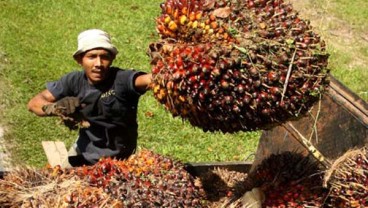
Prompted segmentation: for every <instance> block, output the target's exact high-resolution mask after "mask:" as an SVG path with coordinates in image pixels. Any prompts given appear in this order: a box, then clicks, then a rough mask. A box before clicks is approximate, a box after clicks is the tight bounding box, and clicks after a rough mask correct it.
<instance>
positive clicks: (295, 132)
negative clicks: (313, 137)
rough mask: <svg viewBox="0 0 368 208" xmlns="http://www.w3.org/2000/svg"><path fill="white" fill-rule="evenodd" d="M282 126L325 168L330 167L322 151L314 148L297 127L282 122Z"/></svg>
mask: <svg viewBox="0 0 368 208" xmlns="http://www.w3.org/2000/svg"><path fill="white" fill-rule="evenodd" d="M282 127H284V129H285V130H286V131H287V132H289V133H290V134H291V135H292V136H293V137H294V138H295V139H296V140H297V141H298V142H299V143H300V144H301V145H303V146H304V147H305V148H306V149H307V150H308V152H309V153H311V154H312V156H313V157H314V158H315V159H316V160H317V161H318V162H320V163H321V164H322V165H323V166H324V167H325V168H327V169H328V168H330V167H331V162H330V161H328V160H327V159H326V158H325V157H324V156H323V155H322V153H321V152H320V151H319V150H318V149H317V148H316V147H314V145H313V144H312V143H311V142H310V141H309V140H308V139H307V138H305V137H304V136H303V135H302V134H301V133H300V131H298V129H296V128H295V127H294V125H293V124H291V123H284V124H282Z"/></svg>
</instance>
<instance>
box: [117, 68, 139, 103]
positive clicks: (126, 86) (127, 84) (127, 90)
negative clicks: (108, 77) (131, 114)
mask: <svg viewBox="0 0 368 208" xmlns="http://www.w3.org/2000/svg"><path fill="white" fill-rule="evenodd" d="M143 74H145V72H141V71H135V70H121V71H119V72H118V74H117V77H116V82H115V90H116V96H117V97H119V96H122V95H126V94H129V95H133V96H140V95H142V94H143V93H144V92H139V91H137V90H136V88H135V86H134V82H135V79H136V78H137V77H138V76H140V75H143Z"/></svg>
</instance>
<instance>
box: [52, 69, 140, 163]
mask: <svg viewBox="0 0 368 208" xmlns="http://www.w3.org/2000/svg"><path fill="white" fill-rule="evenodd" d="M109 70H110V75H109V77H108V79H106V80H105V81H104V82H103V83H100V84H98V85H91V84H89V83H88V79H87V77H86V75H85V72H84V71H74V72H71V73H68V74H66V75H64V76H63V77H62V78H61V79H60V80H58V81H54V82H49V83H47V85H46V86H47V89H48V90H49V91H50V92H51V93H52V95H53V96H54V97H55V98H56V99H57V100H59V99H61V98H63V97H66V96H74V97H79V98H80V100H81V103H82V104H85V105H86V106H85V107H84V108H83V109H82V110H81V112H82V113H83V115H84V116H85V118H86V119H87V120H88V121H89V123H90V127H89V128H82V129H80V130H79V138H78V140H77V146H78V148H79V150H80V151H81V153H82V155H83V156H84V158H85V159H86V160H87V161H89V162H90V163H92V164H94V163H96V162H97V161H98V160H99V159H100V158H101V157H115V158H119V159H122V158H126V157H128V156H129V155H131V154H132V153H133V152H134V150H135V148H136V145H137V129H138V124H137V105H138V100H139V97H140V96H141V95H142V93H144V92H138V91H137V90H136V89H135V87H134V80H135V78H136V77H137V75H140V74H143V73H144V72H139V71H135V70H123V69H119V68H115V67H111V68H110V69H109Z"/></svg>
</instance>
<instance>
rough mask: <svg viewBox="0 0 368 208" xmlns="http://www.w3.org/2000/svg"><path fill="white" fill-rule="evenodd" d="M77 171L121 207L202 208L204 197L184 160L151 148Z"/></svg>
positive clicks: (105, 159) (102, 160)
mask: <svg viewBox="0 0 368 208" xmlns="http://www.w3.org/2000/svg"><path fill="white" fill-rule="evenodd" d="M76 173H77V175H79V176H81V177H82V178H86V179H87V181H88V182H89V183H90V185H91V186H96V187H99V188H102V189H103V190H104V191H105V193H108V194H109V196H111V197H112V198H113V199H117V200H119V201H121V202H122V207H202V206H203V205H202V202H203V201H204V199H205V197H204V192H203V190H202V188H201V187H200V186H198V185H197V184H196V183H195V181H194V178H193V176H191V175H190V174H189V173H188V172H187V171H186V170H185V169H184V165H183V164H182V163H181V162H179V161H175V160H173V159H171V158H168V157H164V156H162V155H159V154H155V153H153V152H151V151H148V150H141V151H139V152H138V153H137V154H135V155H132V156H131V157H130V158H129V159H127V160H122V161H120V160H115V159H111V158H103V159H101V160H100V161H99V162H98V163H96V164H95V165H94V166H90V167H81V168H78V169H77V170H76Z"/></svg>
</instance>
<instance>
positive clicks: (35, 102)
mask: <svg viewBox="0 0 368 208" xmlns="http://www.w3.org/2000/svg"><path fill="white" fill-rule="evenodd" d="M55 101H56V99H55V97H54V96H53V95H52V94H51V92H50V91H49V90H47V89H46V90H44V91H42V92H40V93H38V94H37V95H36V96H34V97H33V98H32V99H31V100H30V101H29V102H28V105H27V108H28V110H29V111H31V112H33V113H34V114H36V115H37V116H46V113H45V112H44V111H43V110H42V107H43V106H44V105H47V104H51V103H54V102H55Z"/></svg>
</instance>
